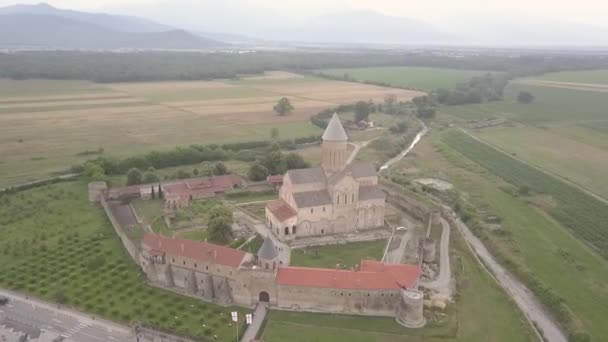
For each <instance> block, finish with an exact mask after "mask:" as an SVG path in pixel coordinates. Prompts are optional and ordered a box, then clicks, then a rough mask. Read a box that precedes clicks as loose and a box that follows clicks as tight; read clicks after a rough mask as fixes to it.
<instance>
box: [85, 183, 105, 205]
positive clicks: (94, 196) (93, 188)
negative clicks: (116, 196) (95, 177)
mask: <svg viewBox="0 0 608 342" xmlns="http://www.w3.org/2000/svg"><path fill="white" fill-rule="evenodd" d="M107 190H108V185H107V184H106V182H91V183H89V201H90V202H99V201H101V198H102V197H103V196H105V193H106V191H107Z"/></svg>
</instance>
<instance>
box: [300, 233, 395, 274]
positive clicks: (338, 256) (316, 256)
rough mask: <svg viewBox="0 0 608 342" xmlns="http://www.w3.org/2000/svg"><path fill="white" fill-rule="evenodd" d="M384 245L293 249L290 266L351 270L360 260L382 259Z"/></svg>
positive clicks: (359, 244) (380, 242)
mask: <svg viewBox="0 0 608 342" xmlns="http://www.w3.org/2000/svg"><path fill="white" fill-rule="evenodd" d="M385 245H386V241H385V240H376V241H363V242H351V243H346V244H340V245H327V246H316V247H307V248H302V249H294V250H292V251H291V262H290V264H291V265H292V266H306V267H323V268H335V267H336V265H338V264H339V265H340V268H351V267H355V266H356V265H359V264H360V263H361V260H362V259H375V260H380V259H382V253H383V252H384V247H385Z"/></svg>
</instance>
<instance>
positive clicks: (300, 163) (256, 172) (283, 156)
mask: <svg viewBox="0 0 608 342" xmlns="http://www.w3.org/2000/svg"><path fill="white" fill-rule="evenodd" d="M306 167H310V165H309V164H308V163H307V162H306V161H305V160H304V158H302V156H301V155H299V154H297V153H294V152H290V153H283V152H281V150H280V147H279V146H278V145H273V146H272V147H271V148H270V149H269V151H268V153H267V154H266V155H265V156H263V157H262V158H260V159H259V160H257V161H256V162H254V163H253V164H252V165H251V167H250V168H249V171H248V172H247V177H248V178H249V179H251V180H253V181H261V180H264V179H266V177H268V176H270V175H282V174H284V173H285V172H286V171H287V170H292V169H302V168H306Z"/></svg>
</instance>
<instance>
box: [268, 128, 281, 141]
mask: <svg viewBox="0 0 608 342" xmlns="http://www.w3.org/2000/svg"><path fill="white" fill-rule="evenodd" d="M278 137H279V129H278V128H276V127H272V128H271V129H270V139H272V140H274V139H276V138H278Z"/></svg>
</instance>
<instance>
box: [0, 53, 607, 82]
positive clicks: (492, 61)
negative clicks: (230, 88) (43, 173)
mask: <svg viewBox="0 0 608 342" xmlns="http://www.w3.org/2000/svg"><path fill="white" fill-rule="evenodd" d="M372 66H425V67H442V68H456V69H470V70H494V71H501V72H508V73H510V74H512V75H514V76H523V75H538V74H542V73H545V72H550V71H559V70H583V69H601V68H608V60H606V59H604V58H602V56H584V55H581V54H572V55H567V54H560V55H556V54H553V55H551V56H548V55H543V54H540V53H530V54H527V55H526V54H523V53H522V54H521V56H519V57H512V56H510V55H509V54H507V53H505V54H504V55H497V54H492V55H483V54H482V53H479V52H477V51H476V52H475V53H474V54H471V55H465V56H462V58H453V57H451V56H440V55H436V54H434V53H433V52H428V53H426V52H403V53H394V52H393V51H390V52H350V51H349V52H345V53H339V52H301V53H300V52H276V51H267V52H256V53H249V54H229V53H220V52H218V53H199V52H152V51H149V52H122V53H112V52H81V51H20V52H11V53H0V77H6V78H12V79H28V78H44V79H76V80H92V81H97V82H125V81H157V80H209V79H214V78H238V75H239V74H256V73H262V72H264V71H267V70H294V71H296V72H304V71H307V70H321V69H326V68H349V67H372ZM334 78H335V77H334Z"/></svg>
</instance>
